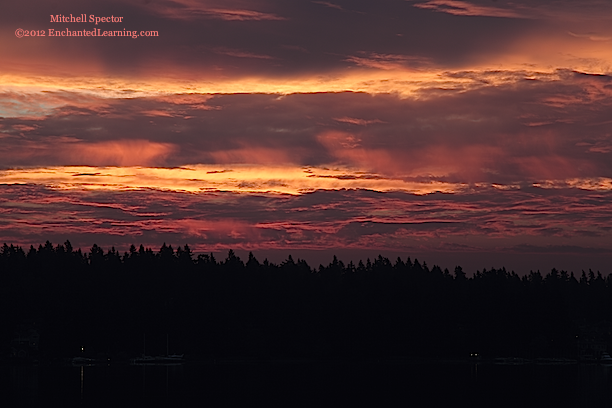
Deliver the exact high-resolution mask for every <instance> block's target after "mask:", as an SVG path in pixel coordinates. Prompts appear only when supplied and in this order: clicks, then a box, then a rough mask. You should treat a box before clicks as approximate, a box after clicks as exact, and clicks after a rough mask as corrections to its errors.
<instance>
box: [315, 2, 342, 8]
mask: <svg viewBox="0 0 612 408" xmlns="http://www.w3.org/2000/svg"><path fill="white" fill-rule="evenodd" d="M313 3H315V4H321V5H323V6H327V7H330V8H334V9H336V10H344V8H342V6H339V5H337V4H334V3H330V2H328V1H313Z"/></svg>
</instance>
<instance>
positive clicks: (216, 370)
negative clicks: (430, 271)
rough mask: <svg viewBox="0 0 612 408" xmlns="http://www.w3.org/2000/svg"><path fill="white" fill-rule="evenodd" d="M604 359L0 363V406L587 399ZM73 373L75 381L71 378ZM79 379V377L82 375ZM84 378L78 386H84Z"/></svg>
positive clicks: (600, 386) (601, 381)
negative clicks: (565, 362) (552, 362)
mask: <svg viewBox="0 0 612 408" xmlns="http://www.w3.org/2000/svg"><path fill="white" fill-rule="evenodd" d="M611 370H612V369H611V367H603V366H599V365H596V364H593V365H578V364H575V365H569V366H542V365H536V364H531V365H520V366H500V365H494V364H486V363H484V364H483V363H464V364H451V363H447V364H387V363H382V362H381V363H369V364H366V363H363V364H349V363H345V364H342V363H294V364H282V363H250V364H247V363H229V362H226V363H220V364H185V365H167V366H163V365H142V366H131V365H127V364H125V365H118V364H117V365H82V366H76V367H75V366H72V365H65V366H60V365H58V366H50V365H49V366H34V365H21V366H0V373H1V376H0V380H1V384H2V385H1V386H2V387H4V386H7V387H8V388H7V390H4V391H3V392H2V395H1V396H0V406H3V407H4V406H7V407H9V406H11V407H12V406H31V407H43V406H45V407H46V406H62V407H71V406H91V405H95V406H115V405H119V406H130V407H139V406H143V407H144V406H146V407H151V406H153V407H155V406H183V405H191V404H192V403H193V401H196V402H198V403H199V405H214V406H219V405H220V406H240V405H245V404H248V405H252V404H253V402H254V401H258V404H264V405H265V404H268V405H288V406H296V405H297V406H314V405H320V404H321V401H328V402H329V403H330V404H334V405H338V406H340V405H355V404H359V405H363V404H365V405H377V406H378V405H381V406H390V405H393V406H396V405H412V404H417V405H427V406H445V405H451V406H457V405H459V404H462V405H463V404H468V405H470V406H471V407H490V406H493V405H494V406H496V407H516V406H523V407H524V406H527V407H529V406H534V407H535V406H538V407H539V406H572V407H593V406H604V405H610V403H611V402H612V394H611V390H612V372H611ZM77 378H78V380H77ZM85 378H87V381H85ZM85 385H87V386H85Z"/></svg>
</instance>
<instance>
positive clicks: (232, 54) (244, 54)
mask: <svg viewBox="0 0 612 408" xmlns="http://www.w3.org/2000/svg"><path fill="white" fill-rule="evenodd" d="M214 52H216V53H218V54H223V55H229V56H230V57H238V58H256V59H274V57H271V56H269V55H263V54H256V53H253V52H248V51H241V50H234V49H228V48H215V49H214Z"/></svg>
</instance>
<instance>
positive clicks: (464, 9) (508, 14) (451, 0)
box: [414, 0, 529, 18]
mask: <svg viewBox="0 0 612 408" xmlns="http://www.w3.org/2000/svg"><path fill="white" fill-rule="evenodd" d="M414 7H417V8H421V9H428V10H433V11H437V12H441V13H448V14H453V15H456V16H484V17H503V18H529V17H528V16H527V15H524V14H522V13H518V12H517V11H515V10H511V9H503V8H499V7H490V6H480V5H476V4H473V3H469V2H467V1H459V0H430V1H427V2H424V3H416V4H414Z"/></svg>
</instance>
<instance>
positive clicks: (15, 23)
mask: <svg viewBox="0 0 612 408" xmlns="http://www.w3.org/2000/svg"><path fill="white" fill-rule="evenodd" d="M71 14H72V15H73V16H74V17H79V16H81V15H82V14H85V15H86V16H87V18H88V19H89V17H90V16H95V17H110V16H114V17H122V22H121V23H102V22H100V23H99V24H97V25H96V24H95V23H93V22H92V23H90V22H85V23H82V22H78V23H77V22H75V23H70V22H69V23H60V22H51V15H53V16H56V15H60V16H68V17H70V15H71ZM611 21H612V2H610V1H608V0H582V1H580V2H577V1H573V0H515V1H504V0H473V1H458V0H430V1H422V0H415V1H410V0H376V1H374V0H351V1H348V0H342V1H340V0H336V1H329V2H328V1H310V0H291V1H287V0H249V1H246V0H244V1H242V0H224V1H220V0H219V1H217V0H128V1H126V0H122V1H112V0H108V1H91V0H86V1H83V0H68V1H53V0H22V1H20V2H10V3H9V4H3V5H2V13H0V22H1V23H0V34H1V35H0V55H1V57H0V244H1V243H3V242H6V243H8V244H11V243H12V244H16V245H21V246H24V247H26V248H28V247H29V246H30V245H31V244H34V245H35V246H38V244H40V243H44V242H45V241H46V240H50V241H51V242H52V243H54V244H57V243H62V242H64V241H65V240H67V239H69V240H70V241H71V242H72V244H73V246H74V247H81V248H82V249H83V250H89V248H90V247H91V246H92V245H93V244H94V243H96V244H98V245H100V246H102V247H103V248H104V249H109V248H110V247H111V246H115V248H116V249H118V250H120V251H122V252H123V251H126V250H127V249H128V247H129V245H130V244H135V245H139V244H141V243H142V244H144V245H145V246H150V247H153V249H155V250H157V249H158V248H159V246H161V244H162V243H164V242H165V243H166V244H172V245H173V246H174V247H176V246H177V245H184V244H189V245H190V246H191V247H192V249H194V251H195V252H196V253H201V252H214V253H215V254H218V257H220V258H224V256H225V254H226V253H227V250H228V249H229V248H233V249H234V250H236V252H237V253H238V254H239V255H240V256H245V254H246V253H248V251H253V252H254V253H255V255H256V256H257V257H258V258H259V259H260V260H262V259H263V258H265V257H268V258H269V259H270V260H271V261H274V262H279V261H282V260H284V259H285V258H286V257H287V255H289V254H292V255H293V257H294V258H297V257H300V258H304V259H306V260H307V261H308V262H309V263H310V264H311V266H318V264H319V263H324V264H326V263H329V262H330V261H331V257H332V255H333V254H337V255H339V258H340V259H342V260H344V261H345V262H348V261H350V260H353V261H355V262H356V261H358V260H359V259H364V260H365V258H367V257H370V258H373V257H375V256H377V255H378V254H382V255H383V256H389V257H393V258H395V257H397V256H401V257H402V258H403V259H405V258H406V257H408V256H410V257H412V259H414V258H415V257H417V258H418V259H419V260H420V261H426V262H427V263H428V264H429V265H433V264H439V265H440V266H442V267H443V268H445V267H446V268H449V269H451V270H452V269H453V268H454V267H455V265H458V264H460V265H462V266H463V267H464V269H466V271H467V272H468V273H473V272H474V271H475V270H476V269H482V268H484V267H486V268H490V267H502V266H505V267H506V268H508V269H512V270H515V271H516V272H517V273H519V274H521V275H522V274H525V273H528V272H529V270H530V269H533V270H536V269H540V270H541V271H542V272H548V271H549V270H550V268H552V267H556V268H558V269H566V270H572V271H574V272H576V273H580V272H581V270H583V269H584V270H588V269H589V268H592V269H593V270H600V271H601V272H602V273H609V272H612V80H611V79H612V77H611V76H610V75H611V72H612V68H611V67H612V24H611ZM17 29H23V30H27V31H31V30H35V31H36V34H38V35H35V36H32V35H30V36H24V37H22V38H18V37H17V35H16V30H17ZM94 29H95V30H96V31H97V29H100V33H102V32H104V31H111V32H113V31H117V32H118V31H121V32H122V33H124V32H127V31H131V32H133V33H135V34H138V33H140V32H141V31H157V32H158V35H157V36H139V35H134V36H116V35H115V36H99V35H97V36H74V35H71V36H66V35H64V36H50V32H49V31H50V30H55V31H60V32H65V31H66V30H68V32H70V33H72V34H74V33H76V32H77V31H81V32H82V31H83V30H85V31H91V30H94ZM41 32H42V33H44V34H45V36H41V35H40V33H41ZM133 37H137V38H133Z"/></svg>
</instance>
